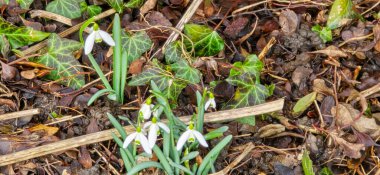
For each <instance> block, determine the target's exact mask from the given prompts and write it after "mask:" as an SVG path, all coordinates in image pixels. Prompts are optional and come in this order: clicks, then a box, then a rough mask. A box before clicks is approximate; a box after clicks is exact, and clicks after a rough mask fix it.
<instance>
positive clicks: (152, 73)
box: [128, 66, 172, 91]
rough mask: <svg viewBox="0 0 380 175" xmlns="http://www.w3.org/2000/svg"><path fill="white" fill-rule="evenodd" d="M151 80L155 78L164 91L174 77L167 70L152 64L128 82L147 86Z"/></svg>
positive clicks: (131, 84)
mask: <svg viewBox="0 0 380 175" xmlns="http://www.w3.org/2000/svg"><path fill="white" fill-rule="evenodd" d="M151 80H153V81H154V82H155V83H156V85H157V86H158V87H159V88H160V90H161V91H163V90H165V89H166V88H167V87H168V86H169V83H170V81H172V77H171V76H170V74H168V73H167V72H166V71H165V70H163V69H161V68H159V67H156V66H152V67H149V68H147V69H145V70H144V71H143V72H141V73H140V74H137V75H134V76H132V79H131V81H129V82H128V85H129V86H145V85H147V84H149V83H150V81H151Z"/></svg>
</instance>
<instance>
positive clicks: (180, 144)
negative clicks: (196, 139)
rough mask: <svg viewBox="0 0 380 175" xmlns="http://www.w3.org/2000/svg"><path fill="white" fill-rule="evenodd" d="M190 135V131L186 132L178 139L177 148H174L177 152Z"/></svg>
mask: <svg viewBox="0 0 380 175" xmlns="http://www.w3.org/2000/svg"><path fill="white" fill-rule="evenodd" d="M190 134H191V130H187V131H185V132H184V133H183V134H182V135H181V136H180V137H179V139H178V142H177V146H176V148H177V150H178V151H179V150H181V149H182V147H183V145H185V143H186V141H187V139H189V136H190Z"/></svg>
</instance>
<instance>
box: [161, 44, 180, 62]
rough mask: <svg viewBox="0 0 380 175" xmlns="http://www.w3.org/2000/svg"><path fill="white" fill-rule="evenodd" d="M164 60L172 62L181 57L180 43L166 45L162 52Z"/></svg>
mask: <svg viewBox="0 0 380 175" xmlns="http://www.w3.org/2000/svg"><path fill="white" fill-rule="evenodd" d="M164 55H165V62H166V63H167V64H172V63H175V62H177V61H179V60H180V59H183V58H182V51H181V43H180V42H173V43H170V44H169V45H168V47H167V48H166V49H165V52H164Z"/></svg>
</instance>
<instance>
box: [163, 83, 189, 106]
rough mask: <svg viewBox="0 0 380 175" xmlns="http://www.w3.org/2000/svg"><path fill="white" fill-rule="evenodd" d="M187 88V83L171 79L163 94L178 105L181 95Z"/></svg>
mask: <svg viewBox="0 0 380 175" xmlns="http://www.w3.org/2000/svg"><path fill="white" fill-rule="evenodd" d="M186 86H187V83H186V82H184V81H181V80H179V79H176V78H175V79H169V85H168V87H167V88H166V89H165V90H164V91H163V92H162V93H163V94H164V95H165V96H166V97H167V98H168V99H169V100H170V101H171V102H173V103H177V99H178V96H179V94H181V92H182V90H183V89H184V88H185V87H186Z"/></svg>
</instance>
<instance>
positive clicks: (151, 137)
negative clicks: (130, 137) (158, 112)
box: [148, 125, 157, 148]
mask: <svg viewBox="0 0 380 175" xmlns="http://www.w3.org/2000/svg"><path fill="white" fill-rule="evenodd" d="M148 141H149V147H150V148H153V147H154V145H155V144H156V141H157V127H156V125H152V126H151V127H150V129H149V134H148Z"/></svg>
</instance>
